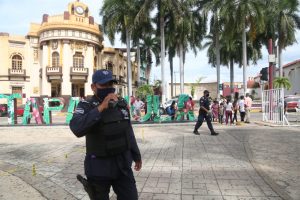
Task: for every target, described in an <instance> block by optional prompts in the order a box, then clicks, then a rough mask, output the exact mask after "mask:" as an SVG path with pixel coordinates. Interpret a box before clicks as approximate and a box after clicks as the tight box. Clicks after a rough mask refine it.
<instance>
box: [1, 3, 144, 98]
mask: <svg viewBox="0 0 300 200" xmlns="http://www.w3.org/2000/svg"><path fill="white" fill-rule="evenodd" d="M0 31H1V30H0ZM102 42H103V33H102V32H101V30H100V28H99V24H97V23H95V21H94V18H93V16H91V15H90V12H89V8H88V6H87V5H85V4H83V3H82V2H79V1H75V2H71V3H69V4H68V9H67V11H65V12H64V13H63V14H61V15H54V16H49V15H48V14H44V15H43V18H42V23H40V24H37V23H31V25H30V29H29V32H28V34H27V35H26V36H13V35H10V34H9V33H0V61H1V67H0V94H12V93H21V94H22V95H23V101H24V99H25V98H26V97H63V98H65V99H66V100H67V99H69V98H70V97H71V96H74V97H75V96H77V97H78V96H79V97H86V96H90V95H93V93H92V90H91V88H90V85H91V79H92V74H93V72H94V71H95V70H96V69H102V68H106V69H109V70H111V71H112V72H113V74H114V76H115V78H116V79H117V80H118V82H119V83H118V85H117V86H116V89H117V92H118V93H119V94H120V95H123V96H124V95H127V94H126V92H127V85H126V84H127V58H126V54H125V52H124V49H115V48H104V47H103V45H102ZM131 58H133V59H132V83H133V92H135V91H136V87H137V80H138V78H139V75H138V71H137V65H136V64H135V60H134V58H135V53H132V55H131ZM21 101H22V100H21V99H20V100H19V102H18V104H21V103H22V102H21Z"/></svg>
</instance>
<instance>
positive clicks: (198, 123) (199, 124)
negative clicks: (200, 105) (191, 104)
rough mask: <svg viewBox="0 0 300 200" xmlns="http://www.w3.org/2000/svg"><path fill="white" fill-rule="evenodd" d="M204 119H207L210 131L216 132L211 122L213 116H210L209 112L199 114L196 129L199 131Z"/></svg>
mask: <svg viewBox="0 0 300 200" xmlns="http://www.w3.org/2000/svg"><path fill="white" fill-rule="evenodd" d="M204 119H205V121H206V123H207V126H208V128H209V130H210V132H211V133H212V132H214V128H213V126H212V124H211V117H210V116H208V115H207V114H199V115H198V120H197V123H196V125H195V128H194V130H195V131H197V130H198V129H199V128H200V127H201V125H202V123H203V121H204Z"/></svg>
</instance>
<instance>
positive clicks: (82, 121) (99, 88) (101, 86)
mask: <svg viewBox="0 0 300 200" xmlns="http://www.w3.org/2000/svg"><path fill="white" fill-rule="evenodd" d="M92 82H93V83H92V85H91V88H92V90H93V92H94V96H93V97H92V98H91V99H89V100H87V101H84V100H83V101H81V102H79V104H78V106H77V108H76V110H75V112H74V115H73V118H72V120H71V121H70V128H71V130H72V132H73V133H74V134H75V135H76V136H77V137H82V136H85V137H86V157H85V161H84V168H85V174H86V176H87V182H88V185H89V188H91V191H92V192H88V193H89V196H90V198H91V199H97V200H108V199H109V191H110V187H111V186H112V187H113V190H114V192H115V193H116V195H117V197H118V199H120V200H129V199H130V200H136V199H138V194H137V189H136V185H135V179H134V176H133V172H132V169H131V165H132V161H134V162H135V166H134V169H135V170H136V171H139V170H140V169H141V167H142V160H141V154H140V151H139V148H138V146H137V143H136V139H135V136H134V133H133V129H132V126H131V122H130V116H129V111H128V108H127V104H126V103H125V105H124V102H125V101H121V100H120V99H118V98H117V96H116V94H114V92H115V88H114V87H113V84H114V83H115V82H116V81H115V80H114V79H113V78H112V73H111V71H108V70H97V71H96V72H95V73H94V74H93V77H92Z"/></svg>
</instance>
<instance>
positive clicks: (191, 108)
mask: <svg viewBox="0 0 300 200" xmlns="http://www.w3.org/2000/svg"><path fill="white" fill-rule="evenodd" d="M184 108H185V109H184V110H185V113H186V116H187V117H186V118H187V120H189V115H188V112H189V111H193V112H194V102H193V99H192V97H189V100H187V101H186V102H185V103H184Z"/></svg>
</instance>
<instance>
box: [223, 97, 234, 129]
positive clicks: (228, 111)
mask: <svg viewBox="0 0 300 200" xmlns="http://www.w3.org/2000/svg"><path fill="white" fill-rule="evenodd" d="M232 109H233V106H232V103H231V99H228V100H227V104H226V112H225V115H226V125H228V118H230V125H232Z"/></svg>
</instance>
